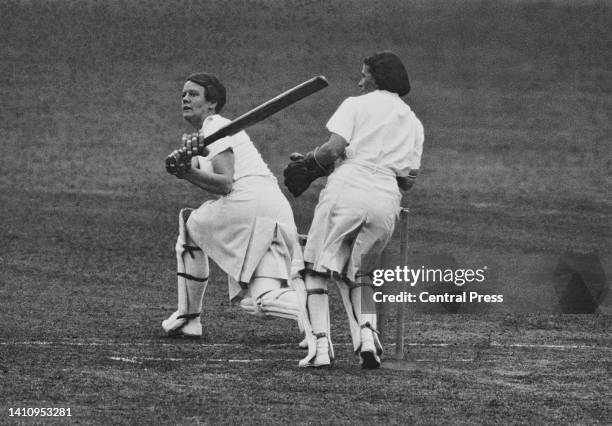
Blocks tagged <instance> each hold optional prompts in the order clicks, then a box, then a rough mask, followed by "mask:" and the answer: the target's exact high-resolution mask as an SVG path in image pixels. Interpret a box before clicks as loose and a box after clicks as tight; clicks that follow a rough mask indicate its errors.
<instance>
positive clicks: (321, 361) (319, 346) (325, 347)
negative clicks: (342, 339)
mask: <svg viewBox="0 0 612 426" xmlns="http://www.w3.org/2000/svg"><path fill="white" fill-rule="evenodd" d="M307 337H308V336H307ZM312 338H316V339H317V342H316V353H315V354H312V353H309V354H308V356H306V358H304V359H302V360H301V361H300V363H299V366H300V367H314V368H321V367H331V361H332V359H333V356H332V354H331V352H330V347H331V345H330V342H329V340H328V339H327V334H326V333H317V334H313V335H312Z"/></svg>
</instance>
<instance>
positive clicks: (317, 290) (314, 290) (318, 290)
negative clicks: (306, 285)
mask: <svg viewBox="0 0 612 426" xmlns="http://www.w3.org/2000/svg"><path fill="white" fill-rule="evenodd" d="M311 294H329V291H327V290H326V289H324V288H311V289H306V297H308V296H310V295H311Z"/></svg>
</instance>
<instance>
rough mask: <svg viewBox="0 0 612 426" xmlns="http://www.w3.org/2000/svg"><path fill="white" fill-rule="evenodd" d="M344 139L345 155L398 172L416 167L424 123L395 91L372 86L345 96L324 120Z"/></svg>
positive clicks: (404, 171) (405, 174)
mask: <svg viewBox="0 0 612 426" xmlns="http://www.w3.org/2000/svg"><path fill="white" fill-rule="evenodd" d="M327 129H328V130H329V131H330V132H332V133H336V134H338V135H340V136H342V137H343V138H344V139H345V140H346V141H347V142H348V146H347V148H346V158H348V159H359V160H364V161H368V162H371V163H374V164H376V165H378V166H383V167H388V168H390V169H391V170H393V172H395V174H396V175H397V176H407V175H408V173H409V172H410V170H413V169H419V168H420V166H421V154H422V151H423V141H424V139H425V136H424V131H423V125H422V124H421V122H420V121H419V119H418V118H417V117H416V115H415V114H414V112H412V110H411V109H410V107H409V106H408V105H407V104H406V103H405V102H404V101H403V100H402V99H401V98H400V97H399V96H398V95H397V94H396V93H392V92H388V91H386V90H375V91H373V92H370V93H367V94H365V95H361V96H354V97H350V98H347V99H346V100H344V102H342V104H341V105H340V107H338V109H337V110H336V112H335V113H334V114H333V115H332V117H331V118H330V119H329V121H328V122H327Z"/></svg>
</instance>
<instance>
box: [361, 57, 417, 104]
mask: <svg viewBox="0 0 612 426" xmlns="http://www.w3.org/2000/svg"><path fill="white" fill-rule="evenodd" d="M363 63H364V64H366V65H367V66H368V67H370V73H371V74H372V77H374V81H376V85H377V86H378V88H379V89H381V90H387V91H389V92H394V93H397V94H398V95H400V96H404V95H407V94H408V92H410V81H409V80H408V72H406V68H405V67H404V64H403V63H402V61H401V59H400V58H398V57H397V55H395V54H394V53H391V52H378V53H375V54H373V55H372V56H368V57H367V58H365V59H364V60H363Z"/></svg>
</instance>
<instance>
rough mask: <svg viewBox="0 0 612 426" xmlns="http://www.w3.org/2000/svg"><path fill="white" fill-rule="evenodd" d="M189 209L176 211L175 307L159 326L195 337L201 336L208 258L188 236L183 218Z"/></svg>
mask: <svg viewBox="0 0 612 426" xmlns="http://www.w3.org/2000/svg"><path fill="white" fill-rule="evenodd" d="M192 210H193V209H182V210H181V212H180V213H179V235H178V238H177V241H176V247H175V250H176V264H177V293H178V307H177V310H176V312H174V313H173V314H172V315H171V316H170V317H169V318H168V319H166V320H164V321H163V322H162V328H163V329H164V331H165V332H166V333H167V334H168V335H171V336H181V335H183V336H188V337H199V336H201V335H202V324H201V322H200V313H201V311H202V298H203V297H204V292H205V291H206V286H207V285H208V274H209V267H208V257H207V256H206V255H205V254H204V252H203V251H202V250H201V249H200V248H199V247H197V246H196V245H195V243H194V242H193V241H192V240H191V239H190V238H189V234H188V232H187V219H188V218H189V215H190V214H191V212H192Z"/></svg>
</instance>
